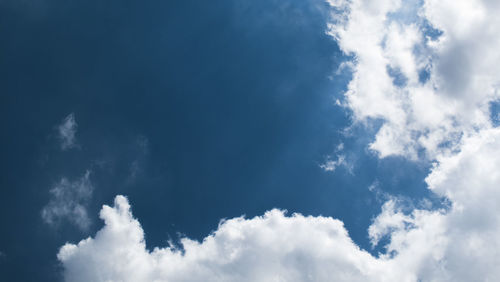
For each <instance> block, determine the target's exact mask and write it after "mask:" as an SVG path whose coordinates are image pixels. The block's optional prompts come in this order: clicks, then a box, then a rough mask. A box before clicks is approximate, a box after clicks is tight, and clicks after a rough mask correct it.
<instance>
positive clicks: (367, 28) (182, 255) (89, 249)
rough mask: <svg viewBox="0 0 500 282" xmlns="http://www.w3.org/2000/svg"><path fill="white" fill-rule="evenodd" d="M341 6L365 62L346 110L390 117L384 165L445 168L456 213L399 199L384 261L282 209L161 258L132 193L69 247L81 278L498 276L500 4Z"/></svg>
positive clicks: (386, 1) (441, 179) (383, 224)
mask: <svg viewBox="0 0 500 282" xmlns="http://www.w3.org/2000/svg"><path fill="white" fill-rule="evenodd" d="M329 2H330V4H331V5H332V7H333V10H334V12H333V13H334V15H333V17H332V23H331V25H330V28H329V33H330V34H331V35H332V36H334V37H335V38H336V40H337V41H338V43H339V46H340V47H341V49H342V50H343V51H344V52H345V53H346V54H347V55H349V56H351V57H352V58H353V60H352V61H351V62H348V63H346V64H344V66H345V67H349V68H351V70H352V73H353V76H352V80H351V81H350V82H349V85H348V90H347V92H346V93H345V101H344V102H342V103H340V104H341V105H344V106H346V107H348V108H349V109H351V110H352V113H353V117H354V120H355V122H359V123H369V122H371V121H372V120H378V121H381V122H382V126H381V127H380V129H379V130H378V132H377V133H376V136H375V139H374V142H373V143H372V144H371V145H370V148H371V149H372V150H374V151H375V152H377V153H378V155H379V156H380V157H382V158H383V157H386V156H391V155H399V156H404V157H407V158H410V159H418V158H421V159H422V157H423V160H428V161H432V162H433V163H434V166H433V168H432V171H431V172H430V174H429V175H428V176H427V177H426V183H427V185H428V188H429V189H431V191H432V192H434V193H435V194H436V195H437V196H440V197H443V198H445V199H448V200H449V202H450V205H449V206H448V207H444V208H441V209H437V210H436V209H435V210H431V209H423V208H411V209H409V208H408V207H406V206H404V203H401V202H398V201H396V200H394V199H392V198H390V197H389V199H388V201H386V203H385V204H384V205H383V206H382V211H381V213H380V214H379V215H378V216H376V217H375V218H374V220H373V223H372V225H371V226H370V227H369V228H368V236H369V238H370V240H371V243H372V245H373V246H376V245H379V244H382V242H384V244H385V245H384V246H383V247H384V248H385V251H384V252H383V253H381V254H379V255H378V256H373V255H371V254H369V253H368V252H366V251H364V250H362V249H360V248H359V247H358V246H357V245H356V244H354V243H353V242H352V240H351V239H350V237H349V235H348V233H347V231H346V230H345V228H344V226H343V224H342V222H340V221H338V220H335V219H332V218H328V217H310V216H309V217H306V216H302V215H299V214H294V215H292V216H286V215H285V214H284V213H283V212H282V211H279V210H272V211H269V212H267V213H266V214H264V215H263V216H261V217H255V218H251V219H245V218H243V217H240V218H234V219H230V220H226V221H222V222H221V223H220V225H219V227H218V228H217V230H216V231H214V232H213V233H212V234H210V235H209V236H207V237H206V238H205V239H204V240H203V241H201V242H197V241H193V240H190V239H188V238H184V239H182V241H181V245H182V249H179V248H176V247H173V246H169V247H165V248H155V249H154V250H152V251H149V250H147V249H146V247H145V241H144V233H143V230H142V228H141V226H140V224H139V222H138V221H137V220H136V219H135V218H133V216H132V214H131V211H130V206H129V203H128V201H127V199H126V198H124V197H122V196H118V197H117V198H116V200H115V205H114V207H109V206H104V207H103V209H102V211H101V218H102V219H103V220H104V221H105V226H104V227H103V228H102V229H101V230H100V231H99V232H98V233H97V234H96V235H95V237H93V238H92V237H90V238H88V239H85V240H82V241H80V242H79V243H78V244H71V243H67V244H66V245H64V246H63V247H62V248H61V249H60V251H59V254H58V258H59V260H60V261H61V262H62V264H63V266H64V269H65V271H64V275H65V279H66V280H67V281H496V280H498V277H500V268H498V265H500V243H499V242H498V238H500V207H499V205H498V203H499V202H500V190H499V187H500V173H499V172H498V167H500V157H499V156H500V128H496V127H494V126H493V124H492V121H491V120H490V112H489V105H490V103H491V102H493V101H496V100H497V99H498V98H499V97H498V86H499V85H500V83H499V82H500V81H499V79H500V77H499V76H498V73H500V64H498V62H499V61H500V53H499V52H498V51H497V50H500V37H498V34H500V18H499V17H498V16H497V15H498V14H499V12H500V4H499V3H498V1H491V0H455V1H451V0H425V1H420V0H415V1H411V0H410V1H404V2H401V1H398V0H370V1H368V0H350V1H347V0H345V1H344V0H329ZM334 162H335V163H334V167H336V166H337V165H338V162H341V161H339V160H337V161H334ZM325 169H327V167H325ZM384 238H387V240H383V239H384Z"/></svg>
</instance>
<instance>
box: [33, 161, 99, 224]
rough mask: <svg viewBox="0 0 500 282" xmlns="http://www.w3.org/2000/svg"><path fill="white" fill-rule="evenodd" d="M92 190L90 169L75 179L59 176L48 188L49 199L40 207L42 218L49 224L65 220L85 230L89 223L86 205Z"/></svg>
mask: <svg viewBox="0 0 500 282" xmlns="http://www.w3.org/2000/svg"><path fill="white" fill-rule="evenodd" d="M93 190H94V186H93V185H92V182H91V181H90V171H87V172H86V173H85V174H84V175H83V176H82V177H81V178H79V179H77V180H75V181H70V180H68V179H67V178H64V177H63V178H61V180H60V181H59V182H58V183H56V184H55V185H54V187H53V188H52V189H50V194H51V199H50V201H49V203H48V204H47V205H46V206H45V207H44V208H43V209H42V219H43V220H44V221H45V222H46V223H47V224H50V225H56V224H58V223H59V222H61V221H62V220H67V221H69V222H70V223H72V224H74V225H76V226H77V227H78V228H80V229H81V230H87V228H88V227H89V226H90V223H91V221H90V218H89V217H88V213H87V205H88V202H89V201H90V199H91V198H92V193H93Z"/></svg>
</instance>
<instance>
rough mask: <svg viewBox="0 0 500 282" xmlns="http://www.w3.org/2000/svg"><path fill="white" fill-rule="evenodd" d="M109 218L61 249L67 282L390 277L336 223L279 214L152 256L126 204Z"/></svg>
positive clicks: (223, 227) (222, 228) (107, 212)
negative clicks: (91, 234)
mask: <svg viewBox="0 0 500 282" xmlns="http://www.w3.org/2000/svg"><path fill="white" fill-rule="evenodd" d="M101 218H102V219H103V220H104V221H105V223H106V225H105V227H104V228H103V229H101V230H100V231H99V232H98V233H97V234H96V236H95V238H88V239H86V240H83V241H81V242H80V243H78V245H73V244H66V245H65V246H63V247H62V248H61V250H60V252H59V254H58V258H59V259H60V260H61V261H62V262H63V264H64V267H65V279H66V281H332V279H333V280H335V281H370V279H371V278H373V277H376V276H379V275H382V276H379V277H383V275H384V273H383V268H382V266H383V265H382V263H379V262H377V261H376V259H375V258H373V257H372V256H371V255H370V254H368V253H367V252H365V251H363V250H360V249H359V248H358V247H357V246H356V245H355V244H354V243H353V242H352V241H351V239H350V238H349V236H348V234H347V231H346V230H345V228H344V226H343V224H342V222H340V221H338V220H334V219H331V218H325V217H304V216H302V215H299V214H294V215H292V216H290V217H287V216H285V215H284V213H283V212H282V211H279V210H271V211H269V212H267V213H266V214H265V215H264V216H262V217H255V218H252V219H244V218H234V219H230V220H227V221H222V222H221V223H220V225H219V227H218V229H217V230H216V231H215V232H214V233H213V234H212V235H210V236H208V237H206V238H205V239H204V240H203V242H201V243H200V242H196V241H192V240H189V239H187V238H185V239H182V246H183V249H184V251H180V250H177V249H175V248H163V249H161V248H156V249H154V250H153V251H152V252H149V251H147V250H146V249H145V242H144V234H143V230H142V228H141V226H140V224H139V222H138V221H137V220H136V219H134V218H133V217H132V214H131V212H130V206H129V203H128V201H127V199H126V198H125V197H123V196H117V197H116V199H115V206H114V207H109V206H104V207H103V209H102V211H101Z"/></svg>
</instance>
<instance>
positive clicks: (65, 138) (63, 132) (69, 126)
mask: <svg viewBox="0 0 500 282" xmlns="http://www.w3.org/2000/svg"><path fill="white" fill-rule="evenodd" d="M77 127H78V124H77V123H76V120H75V115H74V114H73V113H71V114H69V115H68V116H67V117H65V118H64V119H63V121H62V123H61V124H60V125H59V126H58V127H57V132H58V137H59V140H60V141H61V150H63V151H66V150H69V149H72V148H76V147H78V144H77V142H76V130H77Z"/></svg>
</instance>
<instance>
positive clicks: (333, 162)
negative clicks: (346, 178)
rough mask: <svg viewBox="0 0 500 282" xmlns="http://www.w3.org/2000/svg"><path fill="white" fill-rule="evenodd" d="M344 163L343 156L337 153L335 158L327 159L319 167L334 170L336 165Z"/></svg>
mask: <svg viewBox="0 0 500 282" xmlns="http://www.w3.org/2000/svg"><path fill="white" fill-rule="evenodd" d="M344 164H345V156H344V155H339V156H337V159H336V160H328V161H326V162H325V163H323V164H321V165H320V166H319V167H321V168H322V169H323V170H325V171H335V169H337V167H339V166H341V165H344Z"/></svg>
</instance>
